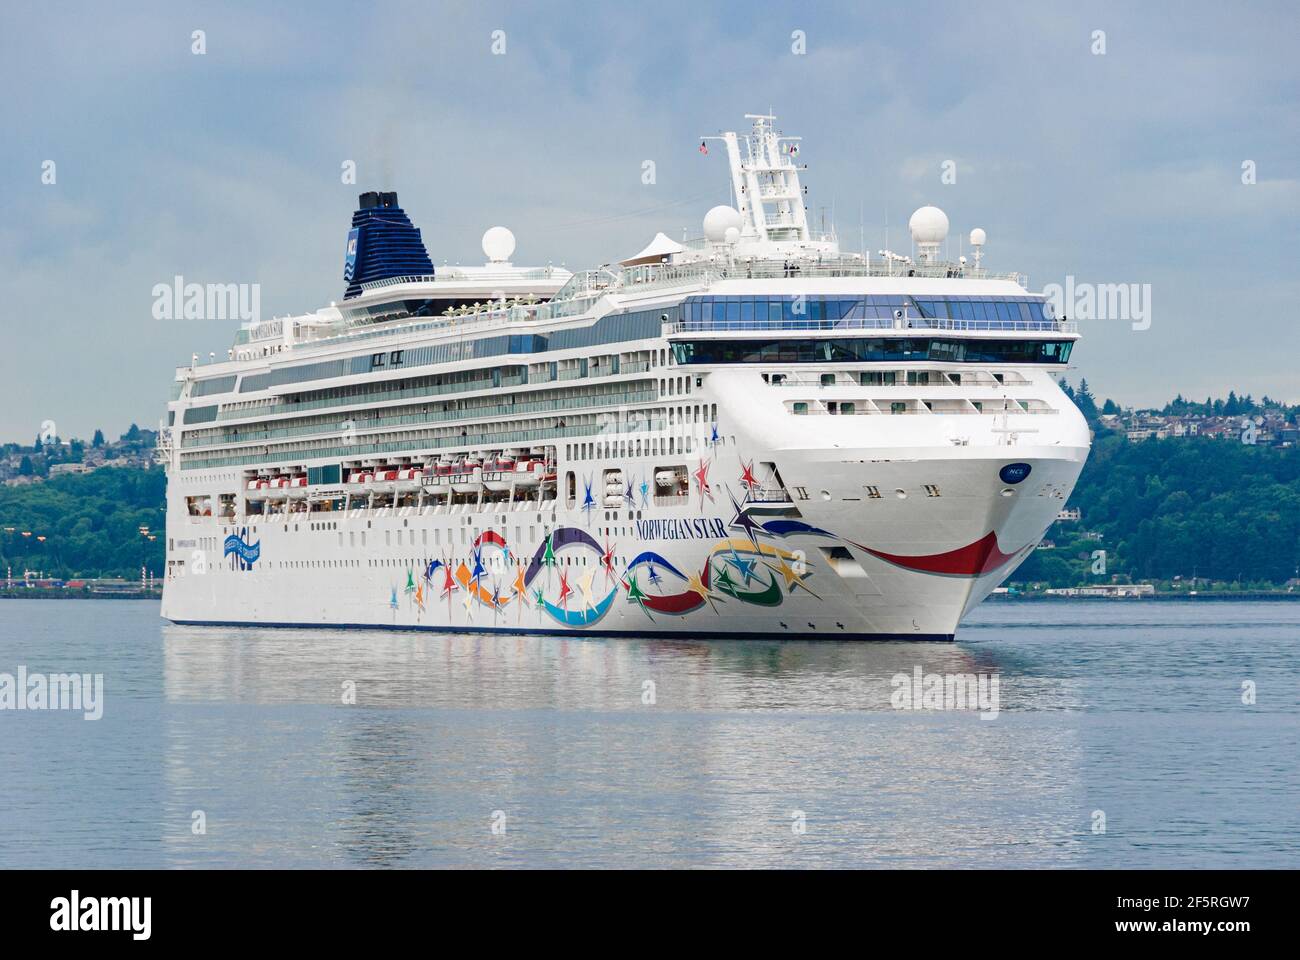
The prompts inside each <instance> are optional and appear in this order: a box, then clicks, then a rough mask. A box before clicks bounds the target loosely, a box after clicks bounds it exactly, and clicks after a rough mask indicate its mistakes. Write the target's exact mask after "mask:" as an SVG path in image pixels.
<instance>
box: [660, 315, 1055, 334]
mask: <svg viewBox="0 0 1300 960" xmlns="http://www.w3.org/2000/svg"><path fill="white" fill-rule="evenodd" d="M774 330H789V331H800V330H816V331H822V330H890V331H897V332H909V331H910V332H916V331H922V332H924V331H930V330H941V331H945V332H953V331H956V332H963V333H966V332H983V333H993V332H1006V333H1062V334H1073V333H1078V332H1079V324H1078V323H1077V322H1076V321H1074V320H1029V321H1025V320H951V319H942V318H938V317H908V318H906V319H905V320H898V319H882V318H878V317H862V318H856V319H846V320H784V319H783V320H777V321H771V320H713V319H711V318H710V319H707V320H704V319H701V320H678V321H677V322H676V323H674V324H672V325H671V326H670V329H669V332H670V333H735V332H741V331H761V332H764V333H770V332H772V331H774Z"/></svg>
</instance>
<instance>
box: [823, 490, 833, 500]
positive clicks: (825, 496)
mask: <svg viewBox="0 0 1300 960" xmlns="http://www.w3.org/2000/svg"><path fill="white" fill-rule="evenodd" d="M830 498H831V492H830V491H829V490H823V491H822V499H823V500H829V499H830Z"/></svg>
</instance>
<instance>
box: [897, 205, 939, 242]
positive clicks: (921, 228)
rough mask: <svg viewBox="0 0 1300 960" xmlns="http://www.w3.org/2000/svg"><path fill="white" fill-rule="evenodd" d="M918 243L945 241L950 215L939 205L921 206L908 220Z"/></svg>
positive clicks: (908, 224) (913, 237)
mask: <svg viewBox="0 0 1300 960" xmlns="http://www.w3.org/2000/svg"><path fill="white" fill-rule="evenodd" d="M907 228H908V229H909V230H911V231H912V239H913V240H915V241H916V242H917V243H943V241H944V239H945V238H946V237H947V236H948V215H947V214H946V213H944V212H943V211H942V210H940V209H939V208H938V207H921V209H919V210H917V211H916V213H914V214H912V218H911V219H910V220H908V221H907Z"/></svg>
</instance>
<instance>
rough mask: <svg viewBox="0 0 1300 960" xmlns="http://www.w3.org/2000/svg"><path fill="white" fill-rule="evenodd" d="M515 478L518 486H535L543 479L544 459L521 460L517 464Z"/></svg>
mask: <svg viewBox="0 0 1300 960" xmlns="http://www.w3.org/2000/svg"><path fill="white" fill-rule="evenodd" d="M514 478H515V486H516V487H535V486H537V485H538V484H539V483H541V480H542V461H540V460H520V461H519V462H518V463H516V464H515V469H514Z"/></svg>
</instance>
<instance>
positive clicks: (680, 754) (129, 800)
mask: <svg viewBox="0 0 1300 960" xmlns="http://www.w3.org/2000/svg"><path fill="white" fill-rule="evenodd" d="M959 636H960V641H959V642H958V643H956V644H947V645H939V644H919V645H911V644H892V643H891V644H848V643H824V642H823V643H801V642H768V641H762V642H747V641H731V642H718V641H710V642H698V643H697V642H683V641H680V640H673V641H661V640H606V639H589V640H588V639H574V640H561V639H557V638H548V637H536V638H533V637H513V636H511V637H466V636H438V635H431V634H415V633H411V634H405V633H389V632H374V633H368V632H352V631H341V632H330V631H320V630H233V629H219V628H189V627H175V626H171V625H167V624H163V623H162V622H161V621H159V619H158V617H157V607H156V606H155V605H152V604H148V603H143V602H128V601H6V602H0V672H8V673H15V672H16V670H17V667H18V666H19V665H20V664H21V665H25V666H26V667H27V668H28V670H29V671H43V672H49V673H54V672H65V671H77V672H88V673H102V674H103V675H104V682H105V707H104V715H103V718H102V719H101V720H98V721H94V722H88V721H85V720H83V719H81V715H80V714H72V713H68V712H56V711H38V712H28V711H22V712H16V711H11V710H5V711H0V770H3V775H2V776H0V850H3V851H4V859H5V863H6V866H9V867H115V866H122V867H188V866H213V867H226V866H229V867H233V866H249V867H271V866H288V867H318V866H345V867H346V866H356V867H361V866H388V867H435V866H452V867H460V866H483V867H504V866H520V867H548V866H593V867H595V866H601V867H631V866H663V867H672V866H678V867H685V866H724V867H727V866H736V867H739V866H746V867H752V866H760V867H822V866H839V867H848V866H872V867H889V866H909V867H940V866H958V867H962V866H1005V867H1031V866H1057V867H1289V868H1295V867H1298V866H1300V749H1298V748H1297V744H1300V720H1298V718H1300V696H1298V691H1300V666H1298V665H1297V658H1296V656H1295V653H1296V645H1297V644H1296V641H1297V638H1300V604H1295V603H1249V604H1245V603H1243V604H1229V603H1200V604H1197V603H1190V604H1185V603H1150V602H1146V603H1144V602H1131V603H1121V602H1115V603H1098V602H1069V601H1063V602H1060V603H1032V604H999V605H989V604H986V605H985V606H983V607H982V608H980V609H979V610H978V611H977V612H976V614H975V615H974V617H973V618H972V619H971V620H970V622H968V623H967V624H966V625H964V626H963V628H962V630H961V632H960V634H959ZM918 664H919V665H920V666H921V667H922V668H923V670H924V671H925V672H941V673H970V672H995V673H997V674H999V675H1000V712H999V715H998V716H997V718H996V719H994V720H983V719H981V718H980V714H979V713H978V712H972V711H963V712H935V711H930V712H909V711H899V710H895V709H893V708H891V706H890V704H889V697H890V693H891V690H892V688H891V685H890V677H892V676H893V675H894V674H896V673H907V674H910V673H911V672H912V670H913V667H914V666H916V665H918ZM647 680H650V681H653V682H654V692H655V700H656V702H655V703H654V704H653V705H646V704H644V703H643V702H642V698H643V692H644V690H645V687H644V684H645V681H647ZM1244 680H1251V681H1253V682H1254V683H1255V684H1256V688H1257V694H1256V695H1257V702H1256V703H1255V704H1254V705H1252V706H1248V705H1244V704H1243V703H1242V683H1243V681H1244ZM349 682H350V683H354V684H355V690H356V704H355V705H346V704H344V703H343V702H342V699H343V695H344V689H345V688H344V685H345V683H349ZM195 811H202V813H203V817H204V818H205V820H206V832H205V833H202V834H196V833H195V832H194V831H193V829H192V824H193V823H194V819H193V818H194V814H195ZM796 811H799V812H802V815H803V816H802V821H800V819H799V816H798V814H797V813H796ZM1094 811H1102V812H1103V813H1104V816H1105V832H1104V833H1094V831H1093V824H1094V822H1095V821H1094ZM498 812H499V813H498ZM502 816H504V826H505V830H504V833H497V834H494V833H493V831H492V827H493V824H494V822H496V823H497V824H500V823H501V822H502V819H501V818H502ZM494 818H495V821H494ZM799 822H802V823H803V824H804V825H805V826H806V829H805V832H803V833H797V832H796V831H795V829H794V827H795V826H796V825H797V824H798V823H799Z"/></svg>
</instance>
